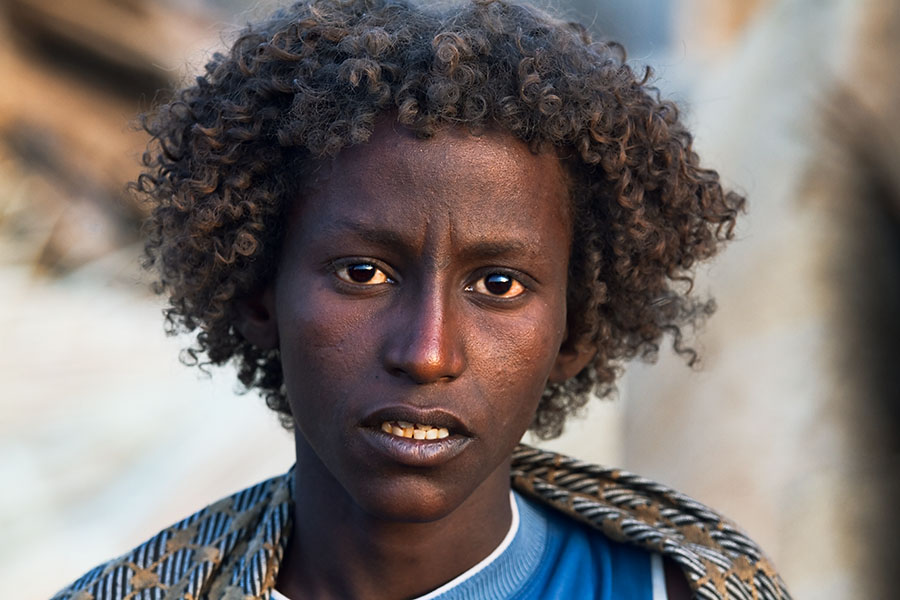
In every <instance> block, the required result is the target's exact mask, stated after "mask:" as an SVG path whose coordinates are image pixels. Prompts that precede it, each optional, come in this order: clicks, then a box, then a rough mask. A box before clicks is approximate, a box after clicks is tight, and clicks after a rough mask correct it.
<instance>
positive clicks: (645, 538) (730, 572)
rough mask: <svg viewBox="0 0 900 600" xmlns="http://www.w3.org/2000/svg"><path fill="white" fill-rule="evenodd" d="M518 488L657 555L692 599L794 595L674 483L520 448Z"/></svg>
mask: <svg viewBox="0 0 900 600" xmlns="http://www.w3.org/2000/svg"><path fill="white" fill-rule="evenodd" d="M512 481H513V486H514V488H515V489H516V490H517V491H519V492H520V493H522V494H524V495H525V496H527V497H529V498H531V499H533V500H537V501H538V502H540V503H541V504H543V505H546V506H549V507H551V508H553V509H555V510H556V511H558V512H559V513H561V514H563V515H565V516H567V517H568V518H570V519H574V520H575V521H577V522H580V523H582V524H584V525H586V526H587V527H589V528H591V529H594V530H598V531H600V532H602V533H603V534H604V535H605V537H608V538H609V539H611V540H613V541H615V542H620V543H622V544H626V545H628V546H632V547H637V548H643V549H644V550H647V551H651V552H657V553H659V554H661V555H663V557H665V558H666V559H667V560H668V561H669V562H670V563H674V564H675V565H677V566H678V567H679V568H680V569H681V571H682V572H683V573H684V576H685V578H686V579H687V581H688V583H689V584H690V586H691V589H692V591H693V593H694V594H695V597H698V598H708V599H710V600H713V599H719V598H745V597H746V598H750V597H752V598H761V599H766V600H789V599H790V594H789V593H788V591H787V589H786V588H785V586H784V583H783V582H782V580H781V578H780V577H779V576H778V574H777V573H776V571H775V570H774V568H773V567H772V565H771V563H770V562H769V560H768V559H767V558H766V557H765V555H764V554H763V552H762V550H761V549H760V548H759V546H758V545H757V544H756V543H755V542H753V541H752V540H751V539H750V538H749V537H747V536H746V535H745V534H744V533H743V532H741V531H740V530H739V529H738V528H737V527H736V526H735V525H734V524H733V523H731V522H730V521H728V520H727V519H725V518H724V517H722V516H721V515H719V514H718V513H716V512H715V511H713V510H712V509H710V508H708V507H706V506H704V505H703V504H701V503H699V502H697V501H696V500H693V499H691V498H689V497H688V496H686V495H684V494H681V493H679V492H676V491H675V490H672V489H671V488H668V487H666V486H663V485H661V484H658V483H656V482H653V481H650V480H648V479H645V478H642V477H639V476H637V475H633V474H631V473H627V472H625V471H622V470H619V469H610V468H606V467H601V466H598V465H593V464H590V463H585V462H583V461H579V460H577V459H574V458H570V457H567V456H563V455H560V454H556V453H553V452H548V451H543V450H538V449H536V448H531V447H529V446H525V445H521V446H519V448H517V450H516V452H515V453H514V454H513V463H512Z"/></svg>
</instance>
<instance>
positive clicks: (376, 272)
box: [334, 262, 394, 285]
mask: <svg viewBox="0 0 900 600" xmlns="http://www.w3.org/2000/svg"><path fill="white" fill-rule="evenodd" d="M334 274H335V275H337V277H338V279H340V280H342V281H346V282H347V283H354V284H357V285H378V284H380V283H394V280H393V279H391V278H390V277H389V276H388V274H387V273H385V272H384V271H382V270H381V269H379V268H378V267H377V266H375V265H373V264H372V263H367V262H357V263H349V264H346V265H343V266H340V267H338V268H337V269H335V271H334Z"/></svg>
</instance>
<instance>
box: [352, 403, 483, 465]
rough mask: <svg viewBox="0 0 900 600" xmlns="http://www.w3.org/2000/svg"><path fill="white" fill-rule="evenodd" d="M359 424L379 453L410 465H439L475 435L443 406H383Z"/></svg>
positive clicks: (462, 447)
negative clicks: (421, 407) (423, 407)
mask: <svg viewBox="0 0 900 600" xmlns="http://www.w3.org/2000/svg"><path fill="white" fill-rule="evenodd" d="M360 427H361V430H362V433H363V437H364V439H365V440H366V441H367V442H368V444H369V445H370V446H371V447H372V448H373V449H374V450H376V451H377V452H378V453H379V454H380V455H382V456H383V457H384V458H386V459H388V460H390V461H391V462H397V463H400V464H402V465H405V466H409V467H436V466H440V465H441V464H443V463H445V462H448V461H450V460H451V459H453V458H454V457H456V456H457V455H458V454H459V453H460V452H462V451H463V449H464V448H465V447H466V446H467V445H468V444H469V443H470V442H471V441H472V439H473V438H472V435H471V434H470V432H469V430H468V429H467V428H466V427H465V426H464V425H463V423H462V421H460V420H459V419H458V418H457V417H456V416H455V415H453V414H451V413H449V412H447V411H445V410H442V409H420V408H416V407H412V406H394V407H388V408H383V409H380V410H377V411H375V412H373V413H372V414H370V415H368V416H367V417H366V418H365V419H363V421H362V422H361V424H360Z"/></svg>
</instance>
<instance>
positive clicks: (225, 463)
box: [0, 0, 900, 600]
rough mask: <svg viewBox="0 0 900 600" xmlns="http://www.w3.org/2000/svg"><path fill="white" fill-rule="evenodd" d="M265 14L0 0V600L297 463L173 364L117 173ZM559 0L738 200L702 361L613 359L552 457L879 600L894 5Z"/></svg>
mask: <svg viewBox="0 0 900 600" xmlns="http://www.w3.org/2000/svg"><path fill="white" fill-rule="evenodd" d="M271 4H273V3H271V2H258V3H256V4H254V5H253V7H252V8H250V9H248V6H247V5H246V4H244V3H241V2H238V0H228V1H225V0H218V1H216V0H190V1H185V0H180V1H178V0H79V1H78V2H74V1H65V0H62V1H61V0H0V292H2V293H0V490H2V491H0V597H2V598H23V599H36V600H37V599H41V598H47V597H49V596H50V595H52V593H53V592H55V591H56V590H57V589H58V588H60V587H61V586H63V585H64V584H66V583H68V582H69V581H71V580H72V579H74V578H75V577H77V576H78V575H80V574H81V573H83V572H84V571H86V570H87V569H88V568H90V567H92V566H94V565H95V564H97V563H98V562H100V561H102V560H105V559H107V558H110V557H112V556H114V555H117V554H120V553H121V552H123V551H125V550H127V549H129V548H131V547H132V546H134V545H136V544H137V543H139V542H141V541H142V540H143V539H145V538H147V537H148V536H150V535H152V534H153V533H155V532H156V531H158V530H159V529H160V528H162V527H164V526H166V525H168V524H170V523H171V522H173V521H176V520H178V519H180V518H181V517H184V516H186V515H187V514H189V513H191V512H193V511H194V510H196V509H198V508H200V507H201V506H203V505H205V504H206V503H208V502H211V501H213V500H216V499H218V498H219V497H221V496H223V495H226V494H228V493H230V492H233V491H235V490H237V489H239V488H242V487H245V486H246V485H248V484H250V483H251V482H254V481H257V480H260V479H263V478H265V477H268V476H271V475H275V474H278V473H280V472H282V471H284V470H285V469H287V468H288V467H289V466H290V464H291V463H292V462H293V459H292V454H293V449H292V442H291V439H290V436H289V434H287V433H285V432H284V431H283V430H282V429H281V428H280V427H279V425H278V423H277V419H276V418H275V417H274V415H272V414H271V413H270V412H269V411H267V410H266V409H265V408H264V406H263V403H262V401H261V400H260V399H259V398H257V397H256V396H254V395H244V396H240V395H238V394H236V391H235V385H234V381H235V380H234V377H233V374H232V373H231V372H230V371H229V370H228V369H224V370H222V371H217V372H214V373H212V374H210V375H204V374H202V373H199V372H197V371H196V370H193V369H187V368H185V367H182V366H180V365H179V363H178V354H179V350H180V349H181V348H183V347H184V346H186V345H187V344H188V343H189V340H186V339H177V338H175V339H173V338H166V337H165V336H164V335H163V329H162V320H161V315H160V311H161V308H162V303H161V301H160V300H159V299H158V298H156V297H154V296H153V295H152V294H150V292H149V291H148V289H147V278H146V276H145V275H144V274H142V273H141V269H140V235H139V232H140V227H139V223H140V220H141V218H142V216H143V213H144V208H143V207H142V206H141V205H140V204H139V203H137V202H136V201H135V200H134V199H133V198H131V197H130V196H129V195H128V194H127V193H126V191H125V185H124V184H125V182H127V181H129V180H131V179H133V178H134V177H135V176H136V173H137V163H138V159H139V156H140V153H141V152H142V149H143V144H144V137H143V136H142V135H141V134H139V133H137V132H135V130H134V128H133V127H132V126H131V125H130V123H131V122H132V121H133V118H134V116H135V115H136V114H137V113H139V112H140V111H142V110H146V109H147V108H148V107H150V106H151V105H152V103H153V102H154V99H157V98H164V97H165V92H162V93H158V92H157V90H160V89H162V90H166V89H171V88H172V87H173V86H176V85H178V84H179V83H180V82H183V81H185V80H186V79H189V78H190V77H191V75H192V73H195V72H196V71H197V70H198V68H199V67H200V66H201V65H202V64H203V62H204V58H205V57H206V56H208V55H209V54H210V52H211V51H213V50H215V49H217V48H219V47H220V46H221V45H222V43H223V42H222V40H223V39H224V40H228V39H230V37H231V34H232V33H233V32H234V31H235V30H236V28H237V27H239V26H240V25H242V24H244V23H246V22H247V21H248V20H252V19H253V18H254V16H258V15H260V14H264V13H265V12H266V11H267V9H268V8H269V7H270V6H271ZM552 8H554V9H555V10H557V11H559V12H562V13H563V14H564V15H565V16H568V17H570V18H572V19H574V20H579V21H581V22H584V23H586V24H589V25H590V26H591V28H592V29H593V30H594V31H595V32H596V33H597V34H598V35H601V36H606V37H612V38H614V39H617V40H620V41H622V42H623V43H624V44H625V45H626V47H627V48H628V49H629V54H630V60H631V62H632V63H633V64H634V65H635V66H639V65H643V64H649V65H652V66H653V68H654V71H655V81H656V84H657V86H658V87H659V89H660V90H661V92H662V95H663V96H664V97H666V98H669V99H673V100H675V101H676V102H678V103H679V104H680V105H681V106H682V108H683V110H684V115H685V118H686V120H687V122H688V123H689V124H690V125H691V127H692V128H693V129H694V131H695V132H696V134H697V135H696V148H697V150H698V151H699V153H700V155H701V157H702V158H703V160H704V162H705V164H706V165H707V166H710V167H712V168H715V169H717V170H719V172H720V173H721V174H722V177H723V179H724V181H725V182H726V184H727V185H728V186H729V187H732V188H734V189H737V190H739V191H740V192H742V193H744V194H746V195H747V196H748V197H749V200H750V205H749V206H750V212H749V213H748V215H747V216H746V218H744V220H743V222H742V223H741V225H740V227H739V229H738V232H737V233H738V235H737V237H738V240H737V241H736V242H735V243H733V244H731V246H730V248H729V249H728V250H727V251H726V252H725V253H724V254H723V255H722V256H721V257H720V258H718V259H717V260H716V261H715V262H714V263H713V264H711V265H709V266H707V267H704V268H703V269H702V270H701V272H700V274H699V276H698V283H697V286H696V290H697V292H698V293H701V294H708V295H713V296H715V298H716V299H717V301H718V306H719V310H718V312H717V314H716V315H715V316H714V317H713V318H712V319H711V320H710V322H709V323H708V324H707V326H706V327H704V328H703V329H702V330H701V331H699V332H697V334H696V338H695V339H696V344H697V346H698V347H699V348H700V350H701V353H702V357H703V365H702V367H701V369H699V370H691V369H688V368H687V367H685V366H684V364H683V362H682V361H680V360H679V359H678V358H677V357H674V356H673V355H672V354H671V352H667V351H661V352H660V356H659V360H658V361H657V364H655V365H652V366H647V365H644V364H635V365H629V367H628V370H627V374H626V376H625V379H624V381H623V383H622V386H621V393H620V394H619V397H618V399H617V400H615V401H614V402H603V403H600V402H597V403H595V405H594V406H591V407H590V410H589V411H588V414H587V415H586V417H585V418H584V419H583V420H580V421H577V422H575V421H572V423H571V425H570V427H569V428H568V429H567V433H566V435H565V436H564V437H563V438H562V439H560V440H556V441H554V442H552V443H549V444H547V445H548V446H550V447H553V448H556V449H562V450H564V451H566V452H569V453H572V454H575V455H578V456H579V457H582V458H586V459H590V460H593V461H595V462H601V463H606V464H614V465H617V466H621V467H624V468H627V469H629V470H632V471H636V472H639V473H641V474H643V475H646V476H649V477H652V478H654V479H657V480H660V481H662V482H665V483H667V484H669V485H672V486H674V487H676V488H678V489H680V490H682V491H684V492H686V493H688V494H691V495H692V496H694V497H696V498H698V499H699V500H701V501H703V502H705V503H707V504H710V505H712V506H714V507H716V508H717V509H719V510H720V511H722V512H723V513H725V514H726V515H729V516H730V517H732V518H733V519H735V520H736V521H738V522H739V523H740V524H741V525H742V526H743V527H744V528H745V529H746V530H747V531H748V532H749V533H750V534H751V535H752V536H753V537H754V538H755V539H757V540H758V541H759V542H760V543H761V544H762V545H763V547H764V548H765V549H766V550H767V551H768V553H769V554H770V555H771V557H772V558H773V559H774V561H775V564H776V565H777V566H778V567H779V569H780V571H781V573H782V575H783V576H784V578H785V580H786V581H787V583H788V586H789V587H790V589H791V590H792V591H793V593H794V594H795V596H796V597H797V598H817V599H825V600H828V599H839V598H841V599H842V598H891V597H896V596H895V595H894V594H891V593H890V592H889V590H890V589H891V588H890V586H889V580H890V579H891V577H890V575H891V574H892V571H893V569H894V568H895V567H896V562H897V556H900V548H898V542H897V535H896V534H897V533H898V532H897V528H896V526H895V524H894V523H895V520H894V510H895V507H896V506H897V505H898V501H900V486H898V474H900V460H898V456H900V454H898V452H900V448H898V446H900V441H898V440H900V436H898V433H900V408H898V400H900V364H898V357H900V353H898V351H897V347H898V340H900V70H898V66H897V57H898V56H900V3H897V2H896V0H727V1H723V0H604V1H596V0H566V1H564V0H554V2H552ZM223 32H224V33H223ZM526 441H531V442H534V440H526Z"/></svg>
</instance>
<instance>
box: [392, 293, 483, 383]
mask: <svg viewBox="0 0 900 600" xmlns="http://www.w3.org/2000/svg"><path fill="white" fill-rule="evenodd" d="M452 304H453V301H452V299H451V298H447V297H442V295H441V294H439V293H428V292H424V293H421V294H418V295H412V294H411V295H410V296H409V297H407V298H406V301H405V302H402V303H400V304H399V305H398V306H397V309H399V310H397V311H396V315H395V319H394V325H393V327H392V331H391V332H389V333H388V340H387V346H386V348H385V352H384V366H385V369H386V370H387V371H388V372H389V373H391V374H392V375H397V376H402V377H407V378H409V379H410V380H412V381H414V382H415V383H417V384H427V383H435V382H441V381H444V382H446V381H453V380H454V379H456V378H457V377H459V376H460V375H462V373H463V371H465V369H466V352H465V349H464V347H463V346H464V343H463V339H462V330H461V327H460V325H461V323H460V318H459V317H460V315H459V310H458V308H454V307H453V306H452Z"/></svg>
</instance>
